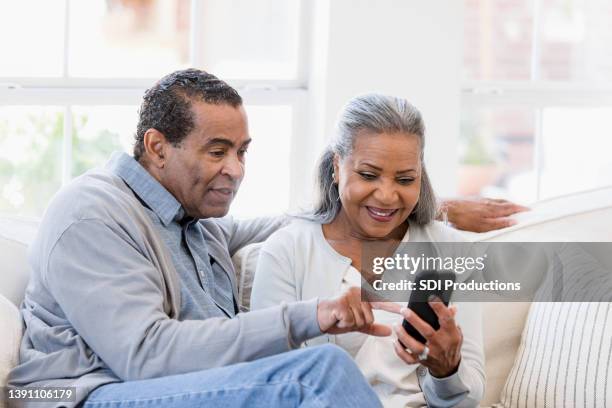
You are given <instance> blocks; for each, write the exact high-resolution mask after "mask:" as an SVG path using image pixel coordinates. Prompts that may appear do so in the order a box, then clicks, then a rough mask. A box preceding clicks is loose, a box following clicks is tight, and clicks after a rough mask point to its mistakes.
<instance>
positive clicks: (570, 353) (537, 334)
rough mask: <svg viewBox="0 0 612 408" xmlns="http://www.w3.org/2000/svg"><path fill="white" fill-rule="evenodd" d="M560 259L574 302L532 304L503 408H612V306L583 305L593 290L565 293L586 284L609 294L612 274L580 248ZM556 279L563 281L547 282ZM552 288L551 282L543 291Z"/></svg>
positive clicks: (573, 247)
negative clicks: (600, 407) (578, 407)
mask: <svg viewBox="0 0 612 408" xmlns="http://www.w3.org/2000/svg"><path fill="white" fill-rule="evenodd" d="M560 260H561V262H562V263H563V270H562V272H561V276H562V278H563V281H564V283H565V285H566V286H565V287H564V291H563V296H564V299H568V300H576V301H566V302H555V303H553V302H534V303H532V305H531V309H530V311H529V316H528V320H527V323H526V324H525V329H524V331H523V335H522V338H521V344H520V346H519V350H518V352H517V354H516V358H515V362H514V365H513V367H512V370H511V372H510V375H509V376H508V379H507V381H506V384H505V386H504V389H503V392H502V395H501V402H502V406H504V407H519V406H520V407H524V406H527V407H547V406H548V407H561V406H563V407H565V406H570V407H574V406H585V407H586V406H589V407H594V406H604V407H606V406H610V405H612V381H611V380H609V379H608V376H611V375H612V369H611V368H612V304H611V303H609V302H587V301H583V300H588V298H585V296H587V294H592V293H593V292H592V291H588V290H587V291H584V292H582V291H581V292H578V291H577V290H565V289H566V288H568V287H574V288H576V287H579V288H583V287H585V286H587V287H589V288H591V289H596V290H597V291H599V292H600V294H601V293H610V288H609V287H610V274H611V273H612V271H610V270H608V269H607V268H606V267H602V264H600V263H599V262H598V261H597V260H595V259H594V258H593V257H592V256H591V255H590V254H589V253H587V252H585V251H583V250H582V249H581V247H579V246H578V245H577V244H569V245H568V247H567V249H566V250H564V251H563V252H561V253H560ZM553 276H554V278H555V280H557V279H558V278H559V277H560V275H559V274H558V275H549V276H548V278H551V277H553ZM591 279H595V280H594V281H592V282H591V283H589V284H588V285H585V283H586V282H588V281H590V280H591ZM557 282H558V280H557ZM551 285H552V279H547V281H546V282H545V283H544V285H543V290H544V291H546V292H548V291H549V290H550V287H551ZM576 295H580V297H574V296H576Z"/></svg>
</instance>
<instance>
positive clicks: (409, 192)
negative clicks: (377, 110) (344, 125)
mask: <svg viewBox="0 0 612 408" xmlns="http://www.w3.org/2000/svg"><path fill="white" fill-rule="evenodd" d="M334 171H335V181H336V182H337V183H338V189H339V192H340V201H341V203H342V209H341V210H340V213H339V215H338V217H342V219H343V221H345V222H348V224H349V226H350V230H351V233H352V234H353V235H354V236H356V237H359V238H364V239H373V238H385V237H387V236H389V235H391V234H392V233H393V232H394V231H395V230H396V229H398V228H400V227H402V226H403V223H404V222H405V221H406V219H407V218H408V216H409V215H410V213H411V212H412V210H413V208H414V207H415V205H416V203H417V201H418V200H419V194H420V191H421V160H420V146H419V141H418V139H417V136H415V135H407V134H405V133H380V134H372V133H367V132H361V133H360V134H359V135H357V136H356V137H355V144H354V146H353V152H352V153H351V154H350V155H348V156H347V157H345V158H343V159H341V158H339V157H337V156H336V158H335V160H334Z"/></svg>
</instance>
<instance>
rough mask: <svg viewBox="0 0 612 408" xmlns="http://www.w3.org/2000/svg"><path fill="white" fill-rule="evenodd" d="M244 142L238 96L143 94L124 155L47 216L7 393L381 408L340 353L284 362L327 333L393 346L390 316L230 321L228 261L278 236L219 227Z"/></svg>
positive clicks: (168, 86)
mask: <svg viewBox="0 0 612 408" xmlns="http://www.w3.org/2000/svg"><path fill="white" fill-rule="evenodd" d="M250 141H251V139H250V137H249V132H248V128H247V117H246V114H245V111H244V108H243V106H242V99H241V98H240V96H239V95H238V93H237V92H236V91H235V90H234V89H233V88H231V87H230V86H229V85H227V84H226V83H225V82H223V81H220V80H219V79H217V78H216V77H214V76H213V75H210V74H208V73H205V72H203V71H199V70H195V69H189V70H184V71H178V72H175V73H173V74H170V75H168V76H166V77H164V78H162V79H161V80H160V81H159V82H158V83H157V84H156V85H154V86H153V87H152V88H151V89H150V90H148V91H147V93H146V94H145V96H144V101H143V103H142V106H141V110H140V118H139V123H138V129H137V133H136V143H135V147H134V157H131V156H128V155H126V154H116V155H114V156H113V157H112V158H111V160H110V161H109V163H108V164H107V165H106V166H105V168H103V169H98V170H94V171H91V172H88V173H87V174H85V175H83V176H81V177H79V178H77V179H75V180H74V181H73V182H72V183H71V184H70V185H68V186H66V187H65V188H63V189H62V190H61V191H60V192H59V193H58V194H57V196H56V197H55V198H54V199H53V201H52V203H51V204H50V205H49V207H48V209H47V211H46V213H45V216H44V218H43V220H42V223H41V226H40V231H39V234H38V236H37V238H36V240H35V242H34V243H33V245H32V247H31V253H30V264H31V267H32V277H31V281H30V283H29V286H28V289H27V292H26V296H25V300H24V302H23V305H22V310H21V311H22V314H23V317H24V322H25V326H26V330H25V333H24V337H23V342H22V345H21V352H20V357H21V358H20V360H21V361H20V364H19V365H18V366H17V367H16V368H15V369H14V370H13V371H12V372H11V374H10V377H9V383H10V385H11V386H13V387H23V386H30V387H74V388H73V389H74V390H76V398H73V400H72V401H70V402H62V401H48V402H47V405H48V406H84V407H96V406H113V407H124V406H125V407H127V406H130V407H131V406H136V405H138V406H141V405H142V406H150V407H192V406H193V407H195V406H211V407H218V406H232V407H233V406H250V407H257V406H266V407H269V406H304V407H306V406H317V407H321V406H368V407H373V406H379V405H380V402H379V401H378V399H377V398H376V396H375V394H374V393H373V391H372V390H371V389H370V387H369V386H368V384H367V382H366V381H365V379H364V378H363V376H362V375H361V374H360V373H359V370H358V368H357V367H356V365H355V364H354V363H353V361H352V360H351V358H350V357H348V355H347V354H345V353H344V352H343V351H341V350H340V349H338V348H336V347H335V346H323V347H319V348H312V349H310V348H309V349H302V350H292V349H296V348H299V347H300V344H301V343H302V342H303V341H305V340H307V339H309V338H312V337H316V336H319V335H321V333H322V332H328V333H342V332H347V331H355V330H359V331H362V332H366V333H368V334H372V335H389V334H390V332H391V331H390V328H389V327H386V326H382V325H377V324H376V323H374V321H373V314H372V310H371V309H372V308H373V307H381V308H386V309H387V310H390V311H394V312H399V310H396V307H395V306H394V304H389V305H384V304H370V303H365V302H361V299H360V292H359V290H350V291H348V292H347V293H345V294H344V295H342V296H340V297H338V298H335V299H327V300H323V299H320V300H317V299H315V300H311V301H304V302H296V303H291V304H280V305H278V306H275V307H272V308H270V309H266V310H262V311H258V312H251V313H238V307H237V304H236V282H235V275H234V269H233V267H232V263H231V260H230V257H231V255H232V254H233V253H234V252H235V251H237V250H238V249H240V248H241V247H243V246H245V245H247V244H250V243H253V242H259V241H262V240H265V239H266V238H267V237H268V236H269V235H270V234H271V233H272V232H273V231H275V230H276V229H277V228H279V227H280V226H281V225H282V224H283V220H282V219H259V220H254V221H250V222H237V221H233V220H231V219H229V218H220V217H223V216H225V215H226V214H227V212H228V209H229V206H230V203H231V202H232V199H233V198H234V195H235V194H236V191H237V189H238V186H239V185H240V181H241V180H242V178H243V176H244V163H245V153H246V151H247V148H248V146H249V143H250ZM290 350H292V351H290ZM25 402H26V403H27V401H25ZM34 406H44V405H41V404H40V403H36V404H34Z"/></svg>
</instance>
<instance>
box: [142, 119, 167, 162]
mask: <svg viewBox="0 0 612 408" xmlns="http://www.w3.org/2000/svg"><path fill="white" fill-rule="evenodd" d="M143 144H144V150H145V156H146V160H147V162H148V163H150V164H151V165H152V166H153V167H156V168H158V169H163V168H164V166H165V164H166V149H167V145H168V142H167V141H166V137H165V136H164V134H163V133H162V132H160V131H159V130H157V129H153V128H150V129H148V130H147V131H146V132H145V134H144V138H143Z"/></svg>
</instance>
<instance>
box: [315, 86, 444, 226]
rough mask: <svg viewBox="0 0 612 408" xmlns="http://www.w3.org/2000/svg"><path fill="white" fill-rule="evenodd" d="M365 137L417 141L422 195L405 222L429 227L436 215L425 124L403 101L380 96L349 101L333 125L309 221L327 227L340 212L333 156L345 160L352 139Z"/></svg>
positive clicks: (359, 97) (417, 112) (408, 104)
mask: <svg viewBox="0 0 612 408" xmlns="http://www.w3.org/2000/svg"><path fill="white" fill-rule="evenodd" d="M362 131H367V132H368V133H374V134H380V133H405V134H406V135H414V136H416V137H417V138H418V140H419V146H420V150H421V151H420V157H421V191H420V195H419V201H418V202H417V204H416V206H415V207H414V209H413V210H412V212H411V213H410V215H409V217H408V219H409V220H411V221H413V222H414V223H416V224H418V225H424V224H427V223H429V222H430V221H432V220H433V219H434V218H435V215H436V199H435V195H434V192H433V189H432V187H431V183H430V181H429V177H428V175H427V171H426V170H425V164H424V163H423V151H424V148H425V124H424V123H423V119H422V117H421V113H420V112H419V111H418V110H417V109H416V108H415V107H414V106H412V105H411V104H410V103H408V101H406V100H405V99H402V98H397V97H393V96H386V95H380V94H367V95H362V96H358V97H356V98H353V99H351V100H350V101H349V102H348V103H347V104H346V105H345V106H344V108H343V109H342V111H341V112H340V115H339V117H338V120H337V122H336V131H335V134H334V137H333V139H332V141H331V142H330V144H329V145H328V146H327V148H326V149H325V151H324V153H323V155H322V156H321V158H320V159H319V163H318V169H317V190H318V191H317V195H318V197H317V201H316V202H315V206H314V211H313V213H312V216H311V217H310V218H312V219H314V220H316V221H318V222H321V223H323V224H327V223H330V222H331V221H332V220H333V219H334V218H336V216H337V215H338V212H339V211H340V208H341V207H342V204H341V203H340V195H339V192H338V185H337V184H336V183H334V155H338V157H339V158H345V157H346V156H348V155H349V154H350V153H351V151H352V149H353V146H354V144H355V137H356V136H357V135H358V134H359V133H360V132H362Z"/></svg>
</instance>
